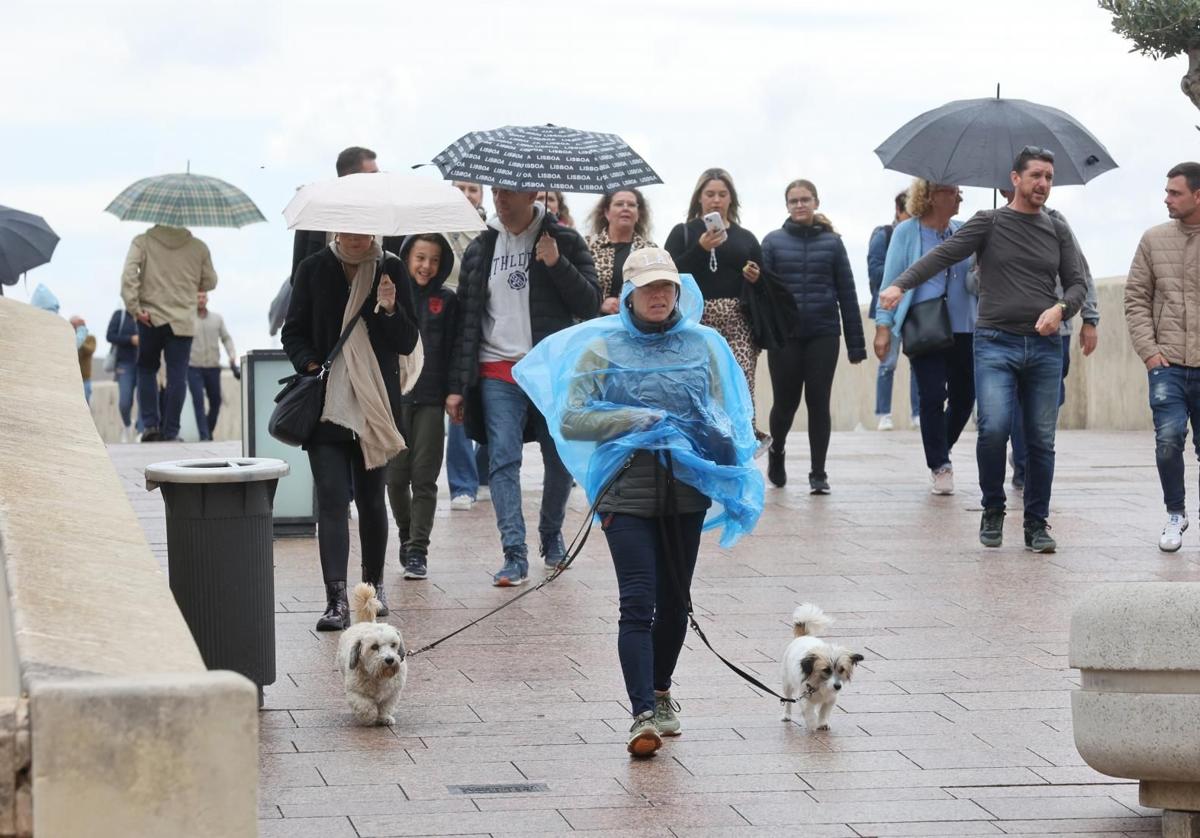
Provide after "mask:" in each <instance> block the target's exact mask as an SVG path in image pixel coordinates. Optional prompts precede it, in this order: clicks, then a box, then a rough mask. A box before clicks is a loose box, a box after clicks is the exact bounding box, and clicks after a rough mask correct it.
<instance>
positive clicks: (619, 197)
mask: <svg viewBox="0 0 1200 838" xmlns="http://www.w3.org/2000/svg"><path fill="white" fill-rule="evenodd" d="M588 226H590V227H591V229H592V234H591V235H590V236H588V237H587V244H588V249H589V250H590V251H591V252H592V260H593V261H594V262H595V263H596V279H598V280H599V281H600V292H601V296H602V299H603V301H602V302H601V303H600V313H601V314H616V313H617V304H618V299H619V298H620V296H621V285H622V283H623V282H624V279H623V277H622V270H621V269H622V268H623V267H624V265H625V259H626V257H628V256H629V254H630V253H632V252H633V251H635V250H641V249H642V248H643V247H657V246H658V245H656V244H655V243H654V242H652V241H650V239H649V237H648V236H649V230H650V207H649V206H647V204H646V199H645V197H644V196H643V195H642V193H641V192H640V191H638V190H637V189H633V188H627V189H618V190H617V191H616V192H609V193H608V194H607V195H605V196H604V197H603V198H601V199H600V203H598V204H596V208H595V209H594V210H592V214H591V215H590V216H589V217H588Z"/></svg>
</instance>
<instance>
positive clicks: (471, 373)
mask: <svg viewBox="0 0 1200 838" xmlns="http://www.w3.org/2000/svg"><path fill="white" fill-rule="evenodd" d="M539 215H540V212H539ZM534 223H535V224H539V223H540V224H541V225H542V230H543V231H544V232H547V233H549V234H550V235H551V236H553V237H554V240H555V242H557V243H558V256H559V258H558V261H557V262H555V263H554V267H552V268H551V267H547V266H546V264H545V263H544V262H541V261H538V260H537V259H536V258H533V253H532V251H531V255H530V259H529V266H530V267H529V321H530V327H531V331H532V337H533V345H534V346H537V344H538V343H539V342H541V341H542V340H544V339H545V338H546V337H547V336H549V335H552V334H554V333H555V332H557V331H559V330H560V329H565V328H567V327H568V326H570V325H572V324H573V323H574V322H575V321H576V320H586V319H588V318H590V317H595V315H596V312H598V311H599V310H600V284H599V283H598V282H597V281H596V268H595V265H594V264H593V262H592V254H591V253H590V252H589V251H588V248H587V243H586V242H584V240H583V237H582V236H581V235H579V233H577V232H575V231H574V230H572V229H571V228H570V227H564V226H563V225H561V224H559V223H558V221H556V220H555V219H554V217H553V216H550V217H546V216H541V220H540V221H538V220H536V219H535V221H534ZM499 224H500V222H499V220H498V219H495V218H493V219H492V221H490V222H488V229H486V230H484V231H483V232H482V233H480V234H479V236H478V237H477V238H476V239H475V241H473V242H471V244H470V245H469V246H468V247H467V252H466V254H465V255H464V256H463V264H462V270H461V272H460V273H459V280H458V302H459V309H458V311H459V318H460V323H459V329H458V336H457V339H456V340H455V346H454V350H453V352H452V353H451V360H450V382H449V389H450V392H451V393H453V394H462V393H464V392H465V391H466V390H467V389H468V388H470V387H471V386H472V385H474V384H475V382H476V381H478V380H479V349H480V345H481V344H482V340H483V318H484V315H486V314H487V305H488V277H489V276H490V275H491V268H492V257H493V255H494V254H495V252H496V241H497V240H498V239H499V237H500V231H499V229H498V227H499ZM540 235H541V234H540V233H539V238H540ZM536 246H537V245H536V243H535V245H534V248H535V249H536Z"/></svg>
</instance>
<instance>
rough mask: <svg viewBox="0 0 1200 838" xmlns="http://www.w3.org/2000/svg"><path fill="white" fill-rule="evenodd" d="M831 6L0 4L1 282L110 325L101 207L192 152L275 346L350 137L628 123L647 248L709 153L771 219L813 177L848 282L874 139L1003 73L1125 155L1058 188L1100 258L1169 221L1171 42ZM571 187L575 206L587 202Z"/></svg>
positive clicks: (887, 199) (241, 283) (935, 13)
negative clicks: (12, 210) (29, 221)
mask: <svg viewBox="0 0 1200 838" xmlns="http://www.w3.org/2000/svg"><path fill="white" fill-rule="evenodd" d="M841 6H842V7H843V9H842V10H839V9H838V4H831V3H819V4H818V3H811V2H806V3H796V2H793V3H784V2H782V1H781V0H775V2H766V1H765V0H741V2H740V3H737V4H732V3H727V2H710V0H687V2H645V0H641V1H640V2H625V0H609V2H593V3H588V4H583V3H571V2H554V3H516V2H514V3H499V2H477V1H476V0H456V2H453V3H416V2H413V3H397V2H388V3H384V2H379V3H353V2H343V3H338V4H330V3H321V4H315V3H299V2H288V3H286V4H285V3H254V2H239V3H227V2H207V3H188V4H183V3H174V2H162V0H160V1H159V2H153V3H151V2H122V0H106V2H104V3H97V4H90V3H87V4H85V3H60V2H36V3H34V2H26V0H16V2H15V3H14V2H13V1H12V0H10V2H8V3H6V4H5V20H4V34H5V38H4V42H5V47H4V49H3V50H2V51H0V78H4V79H6V80H8V81H7V83H6V85H5V93H4V105H3V117H2V123H3V127H4V130H3V131H0V204H3V205H8V206H12V207H16V208H18V209H23V210H27V211H30V212H34V213H37V214H40V215H43V216H45V217H46V219H47V220H48V221H49V222H50V224H51V225H52V226H53V227H54V229H55V230H56V231H57V232H58V233H59V235H60V236H61V237H62V241H61V243H60V244H59V246H58V250H57V251H56V253H55V256H54V260H53V262H51V263H50V264H49V265H46V266H44V267H41V268H38V269H37V270H35V271H32V272H31V273H30V274H29V276H28V290H26V288H25V287H24V286H23V285H22V286H18V287H16V288H12V287H10V288H6V289H5V293H6V294H7V295H8V296H10V297H15V298H17V299H21V300H26V299H28V294H29V293H31V292H32V290H33V288H34V287H35V286H36V285H37V283H39V282H43V283H45V284H46V285H47V286H48V287H50V288H51V290H53V291H54V292H55V293H56V294H57V295H58V296H59V298H60V299H61V300H62V306H63V313H64V314H71V313H80V314H82V315H83V316H84V317H86V318H87V320H88V323H89V325H90V326H91V327H92V329H93V330H94V331H97V332H98V333H100V334H103V330H104V328H105V326H106V324H107V322H108V318H109V316H110V315H111V313H112V311H113V310H114V309H115V308H117V306H118V305H119V298H118V293H119V277H120V270H121V266H122V263H123V260H124V256H125V253H126V250H127V248H128V245H129V241H130V239H131V238H132V237H133V236H134V235H136V234H137V233H139V232H141V231H142V230H144V229H146V227H147V226H148V225H145V224H138V223H131V222H120V221H118V220H117V219H115V218H113V217H112V216H110V215H108V214H106V213H104V212H103V209H104V207H105V206H106V205H107V204H108V202H109V201H110V200H112V198H113V197H114V196H115V195H116V194H117V193H118V192H119V191H120V190H121V189H123V188H124V187H125V186H127V185H128V184H130V183H132V182H133V181H134V180H137V179H138V178H141V177H144V176H147V175H153V174H162V173H166V172H177V171H183V170H184V168H185V166H186V164H187V162H188V161H189V160H190V161H191V168H192V171H193V172H197V173H201V174H208V175H215V176H217V177H220V178H223V179H225V180H228V181H230V182H231V183H233V184H235V185H237V186H239V187H240V188H242V189H243V190H245V191H246V192H247V193H248V194H249V195H250V196H251V197H252V198H253V199H254V201H255V202H256V203H257V204H258V206H259V207H260V208H261V209H262V211H263V214H264V215H265V216H266V218H267V223H265V224H256V225H253V226H250V227H247V228H244V229H242V230H215V229H197V230H196V231H194V232H196V233H197V234H198V235H199V236H201V237H202V238H203V239H204V240H205V241H206V242H208V244H209V246H210V247H211V249H212V253H213V261H214V264H215V266H216V269H217V272H218V274H219V276H220V284H219V285H218V287H217V290H216V291H215V292H214V293H213V294H212V296H211V301H210V303H211V306H212V308H213V309H214V310H216V311H220V312H222V313H223V314H224V315H225V317H226V320H227V322H228V323H229V326H230V329H231V331H232V332H233V336H234V339H235V340H236V342H237V345H238V348H239V351H243V352H244V351H246V350H247V349H252V348H262V347H267V346H271V345H272V342H271V339H270V338H268V336H267V319H266V312H267V306H268V303H269V302H270V300H271V298H272V297H273V296H274V294H275V292H276V291H277V290H278V287H279V284H280V282H281V281H282V280H283V279H284V277H285V276H286V275H287V272H288V270H289V268H290V264H291V233H290V232H288V231H287V230H286V228H285V225H284V222H283V218H282V216H281V212H282V210H283V207H284V206H285V205H286V203H287V201H288V200H289V198H290V196H291V195H292V193H293V191H294V190H295V188H296V187H297V186H299V185H301V184H303V183H307V182H310V181H313V180H319V179H323V178H326V177H331V176H332V175H333V174H334V172H333V162H334V158H335V157H336V155H337V152H338V151H339V150H340V149H342V148H343V147H345V146H348V145H365V146H368V147H371V148H373V149H375V150H376V151H377V152H378V153H379V162H380V165H381V167H382V168H384V169H407V168H408V167H409V166H410V165H411V164H413V163H418V162H423V161H428V160H429V159H430V158H432V157H433V155H435V154H436V153H437V152H438V151H439V150H441V149H442V148H443V147H444V146H445V145H447V144H449V143H450V142H452V141H453V140H455V139H456V138H458V137H459V136H460V135H462V134H464V133H466V132H468V131H470V130H474V129H482V128H491V127H496V126H500V125H505V124H532V123H546V122H553V123H555V124H559V125H567V126H571V127H576V128H583V129H589V130H598V131H608V132H614V133H617V134H620V135H621V136H623V137H624V138H625V139H626V140H627V141H628V142H629V143H630V144H631V145H633V146H634V148H635V149H637V150H638V151H639V152H640V153H641V154H642V155H643V156H644V157H645V158H646V159H647V160H648V161H649V162H650V164H651V165H652V166H654V167H655V168H656V170H657V171H658V173H659V174H660V175H661V176H662V178H663V180H664V181H665V184H664V185H661V186H654V187H650V188H649V189H647V190H646V194H647V197H648V200H649V201H650V204H651V208H652V213H653V218H654V230H653V232H654V237H655V238H656V239H657V240H658V241H659V242H660V243H661V242H662V241H664V240H665V239H666V235H667V233H668V232H669V230H670V228H671V225H673V224H674V223H676V222H677V221H679V220H682V218H683V216H684V214H685V211H686V209H687V201H688V197H689V195H690V193H691V190H692V188H693V186H694V184H695V179H696V177H697V175H698V174H699V172H700V171H701V170H703V169H704V168H706V167H709V166H722V167H725V168H726V169H728V170H729V171H730V172H731V173H732V174H733V177H734V179H735V181H736V184H737V186H738V189H739V192H740V193H741V198H742V202H743V213H742V220H743V224H744V226H746V227H747V228H748V229H750V230H751V231H752V232H754V233H755V234H756V235H758V236H759V237H760V238H761V237H762V236H763V235H765V234H766V233H767V232H769V231H770V230H772V229H774V228H776V227H778V226H779V224H780V223H781V222H782V221H783V219H784V216H785V212H784V203H783V187H784V185H785V184H786V183H787V182H788V181H790V180H792V179H794V178H797V177H806V178H809V179H811V180H813V181H815V182H816V184H817V186H818V187H819V189H820V194H821V202H822V205H821V209H822V210H823V211H824V212H825V213H826V214H827V215H829V216H830V217H831V218H832V220H833V221H834V224H835V225H836V226H837V228H838V230H839V232H841V233H842V234H843V235H844V237H845V241H846V245H847V248H848V249H849V252H850V257H851V262H852V265H853V267H854V271H855V275H856V278H857V279H858V281H859V288H860V299H862V300H865V298H866V294H865V288H866V261H865V260H866V241H867V238H868V236H869V234H870V232H871V230H872V228H873V227H875V226H876V225H877V224H881V223H885V222H887V221H888V220H890V215H891V198H892V196H893V195H894V194H895V193H896V192H897V191H898V190H899V189H901V188H903V187H904V186H905V185H907V183H908V178H907V177H905V176H904V175H901V174H899V173H896V172H887V171H884V170H883V169H882V167H881V165H880V163H879V160H878V158H876V157H875V155H874V154H873V153H872V151H873V149H874V148H875V147H876V146H878V145H879V144H880V142H882V141H883V140H884V139H885V138H886V137H887V136H888V135H889V134H890V133H891V132H892V131H894V130H895V129H896V128H898V127H899V126H900V125H902V124H903V123H904V122H906V121H907V120H909V119H910V118H912V117H913V116H915V115H917V114H919V113H921V112H923V111H926V110H929V109H932V108H935V107H937V106H939V105H941V104H944V103H945V102H947V101H950V100H954V99H967V98H976V97H984V96H990V95H994V93H995V88H996V84H997V83H1000V84H1001V86H1002V94H1003V95H1004V96H1005V97H1006V98H1007V97H1012V98H1020V99H1030V100H1033V101H1036V102H1040V103H1042V104H1046V105H1052V106H1054V107H1058V108H1061V109H1063V110H1065V111H1067V112H1069V113H1070V114H1072V115H1073V116H1075V117H1076V118H1078V119H1079V120H1080V121H1081V122H1082V123H1083V124H1084V125H1085V126H1087V127H1088V128H1089V129H1090V130H1091V131H1092V132H1093V133H1094V134H1095V135H1096V136H1097V137H1099V138H1100V140H1101V141H1102V142H1103V143H1104V144H1105V145H1106V146H1107V148H1108V150H1109V151H1110V152H1111V153H1112V155H1113V157H1115V158H1116V160H1117V162H1118V163H1119V164H1120V167H1121V168H1119V169H1117V170H1115V171H1113V172H1109V173H1107V174H1104V175H1102V176H1100V177H1099V178H1097V179H1096V180H1094V181H1092V183H1091V184H1089V185H1087V186H1086V187H1064V188H1060V189H1055V190H1054V194H1053V195H1052V196H1051V204H1053V205H1054V206H1056V207H1058V208H1059V209H1061V210H1062V211H1063V212H1065V213H1066V214H1067V215H1068V217H1069V218H1070V219H1071V222H1072V224H1073V226H1074V228H1075V230H1076V233H1077V235H1078V237H1079V239H1080V240H1081V242H1082V244H1083V247H1084V250H1085V252H1086V255H1087V256H1088V258H1089V260H1090V262H1091V264H1092V267H1093V272H1094V273H1095V275H1096V276H1098V277H1100V276H1111V275H1118V274H1123V273H1124V272H1125V270H1126V269H1127V267H1128V265H1129V261H1130V258H1131V256H1132V254H1133V250H1134V247H1135V246H1136V244H1137V240H1138V237H1139V236H1140V235H1141V233H1142V231H1143V230H1144V229H1145V228H1146V227H1148V226H1151V225H1153V224H1157V223H1159V222H1161V221H1163V220H1165V218H1166V214H1165V210H1164V209H1163V206H1162V202H1161V198H1162V187H1163V184H1164V173H1165V172H1166V170H1167V169H1168V168H1169V167H1170V166H1171V165H1173V164H1175V163H1177V162H1180V161H1182V160H1188V159H1196V158H1200V149H1198V148H1197V144H1198V142H1200V134H1198V133H1197V129H1196V127H1195V125H1196V124H1197V123H1198V122H1200V112H1197V111H1196V110H1195V109H1194V108H1193V107H1192V105H1191V104H1190V103H1189V102H1188V101H1187V100H1186V99H1185V98H1184V96H1183V95H1182V94H1181V93H1180V92H1179V84H1178V82H1179V77H1180V76H1181V75H1182V74H1183V73H1184V72H1185V70H1186V61H1185V60H1184V59H1182V58H1175V59H1170V60H1167V61H1161V62H1155V61H1152V60H1151V59H1149V58H1146V57H1143V56H1140V55H1137V54H1131V53H1129V51H1128V50H1129V46H1128V44H1127V43H1126V42H1124V41H1122V40H1121V39H1120V38H1118V37H1117V36H1116V35H1114V34H1112V32H1111V29H1110V26H1109V19H1108V16H1107V15H1106V14H1105V13H1104V12H1102V11H1100V10H1099V9H1098V8H1097V7H1096V4H1095V3H1094V2H1092V1H1091V0H1036V1H1035V0H1006V2H1004V3H977V2H964V0H956V1H955V2H948V1H947V0H924V2H921V3H895V2H876V1H875V0H871V1H870V2H863V0H856V2H854V3H845V4H841ZM424 171H426V172H428V173H429V176H430V177H434V176H436V172H435V170H433V169H426V170H424ZM966 193H967V200H966V201H965V202H964V206H963V216H964V217H965V216H967V215H968V214H969V213H971V212H973V211H975V210H976V209H980V208H984V207H990V206H991V193H990V192H986V191H984V190H981V189H967V190H966ZM569 202H570V206H571V209H572V213H573V214H574V215H575V217H576V218H577V219H578V220H579V221H580V222H582V220H583V218H584V217H585V216H586V215H587V212H588V210H589V209H590V208H591V206H592V205H593V204H594V202H595V196H584V195H574V196H570V198H569ZM1112 314H1113V315H1116V314H1117V313H1116V312H1113V313H1112ZM1108 322H1109V323H1110V324H1113V327H1114V328H1115V327H1116V324H1118V323H1119V322H1120V321H1119V320H1116V319H1115V318H1114V319H1112V320H1109V321H1108ZM1102 328H1103V326H1102ZM100 343H101V345H100V348H99V350H98V353H97V354H98V355H99V354H103V352H104V351H106V348H105V346H104V342H103V339H102V340H101V342H100Z"/></svg>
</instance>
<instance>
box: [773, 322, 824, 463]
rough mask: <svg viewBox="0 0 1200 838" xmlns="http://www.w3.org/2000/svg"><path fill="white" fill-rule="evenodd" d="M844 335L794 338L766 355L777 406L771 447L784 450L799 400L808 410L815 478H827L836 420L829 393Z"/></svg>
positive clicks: (809, 440)
mask: <svg viewBox="0 0 1200 838" xmlns="http://www.w3.org/2000/svg"><path fill="white" fill-rule="evenodd" d="M841 346H842V338H841V335H821V336H820V337H813V338H793V339H792V340H790V341H788V342H787V344H786V345H785V346H784V347H783V348H782V349H772V350H771V351H769V352H768V353H767V368H768V369H769V370H770V372H771V391H772V392H773V393H774V394H775V404H774V405H772V406H771V436H772V438H773V439H774V442H773V443H772V446H771V447H772V448H774V449H775V450H776V451H782V450H783V446H784V442H785V441H786V440H787V435H788V432H789V431H790V430H791V429H792V420H793V419H795V418H796V411H797V410H798V409H799V407H800V397H801V396H802V395H803V397H804V403H805V405H806V406H807V407H808V448H809V455H810V457H811V459H812V465H811V468H810V470H811V471H812V473H813V475H815V476H819V477H824V476H825V455H826V454H827V453H828V451H829V433H830V431H831V430H832V428H833V421H832V419H831V418H830V416H829V394H830V393H831V392H832V391H833V373H834V370H836V369H837V361H838V352H839V351H840V350H841Z"/></svg>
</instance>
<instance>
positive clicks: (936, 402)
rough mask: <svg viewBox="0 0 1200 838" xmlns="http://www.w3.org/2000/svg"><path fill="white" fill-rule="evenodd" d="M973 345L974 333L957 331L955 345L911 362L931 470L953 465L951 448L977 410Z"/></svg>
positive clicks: (926, 459) (924, 441)
mask: <svg viewBox="0 0 1200 838" xmlns="http://www.w3.org/2000/svg"><path fill="white" fill-rule="evenodd" d="M973 342H974V336H973V335H971V334H970V333H963V332H956V333H955V335H954V346H952V347H950V348H949V349H943V350H942V351H941V352H930V353H929V354H928V355H922V356H920V357H918V358H912V359H911V361H912V368H913V372H914V373H915V374H916V377H917V384H918V386H919V387H920V390H921V395H920V400H921V444H922V445H923V446H924V448H925V465H926V466H928V467H929V470H930V471H933V470H935V469H939V468H941V467H943V466H948V465H950V449H951V448H953V447H954V443H956V442H958V437H959V435H960V434H962V430H963V428H965V427H966V425H967V420H968V419H970V418H971V410H972V409H973V408H974V407H975V361H974V356H973V353H972V346H973Z"/></svg>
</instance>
